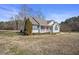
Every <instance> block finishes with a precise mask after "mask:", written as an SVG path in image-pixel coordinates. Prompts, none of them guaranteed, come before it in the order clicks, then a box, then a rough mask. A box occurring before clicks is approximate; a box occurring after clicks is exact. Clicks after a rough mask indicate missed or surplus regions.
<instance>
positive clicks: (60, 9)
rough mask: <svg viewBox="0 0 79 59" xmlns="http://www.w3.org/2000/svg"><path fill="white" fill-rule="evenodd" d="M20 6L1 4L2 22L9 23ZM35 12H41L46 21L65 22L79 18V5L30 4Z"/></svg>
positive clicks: (0, 18)
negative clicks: (68, 19)
mask: <svg viewBox="0 0 79 59" xmlns="http://www.w3.org/2000/svg"><path fill="white" fill-rule="evenodd" d="M20 6H21V5H20V4H0V21H8V20H9V18H10V17H11V16H14V15H16V14H18V12H19V9H20ZM27 6H28V7H30V8H32V9H33V10H35V11H39V10H41V12H42V13H43V14H44V16H45V18H46V20H51V19H53V20H55V21H57V22H61V21H64V20H65V19H67V18H70V17H73V16H79V4H29V5H27Z"/></svg>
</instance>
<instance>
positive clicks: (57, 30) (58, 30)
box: [52, 23, 60, 33]
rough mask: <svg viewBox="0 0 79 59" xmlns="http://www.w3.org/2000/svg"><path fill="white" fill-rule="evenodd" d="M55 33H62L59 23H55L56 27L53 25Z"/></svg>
mask: <svg viewBox="0 0 79 59" xmlns="http://www.w3.org/2000/svg"><path fill="white" fill-rule="evenodd" d="M56 26H57V28H58V29H56ZM52 31H53V33H57V32H60V26H59V24H57V23H55V24H54V25H53V30H52Z"/></svg>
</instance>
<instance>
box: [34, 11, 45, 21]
mask: <svg viewBox="0 0 79 59" xmlns="http://www.w3.org/2000/svg"><path fill="white" fill-rule="evenodd" d="M36 16H37V17H38V18H39V19H42V20H44V19H45V17H44V15H43V13H42V11H41V10H39V11H37V14H36Z"/></svg>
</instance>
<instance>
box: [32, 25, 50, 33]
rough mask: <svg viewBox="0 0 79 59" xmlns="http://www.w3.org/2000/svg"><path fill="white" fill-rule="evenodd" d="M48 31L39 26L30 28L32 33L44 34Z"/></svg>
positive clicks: (44, 27)
mask: <svg viewBox="0 0 79 59" xmlns="http://www.w3.org/2000/svg"><path fill="white" fill-rule="evenodd" d="M49 31H50V29H49V28H48V29H47V27H46V26H40V25H33V26H32V33H46V32H49Z"/></svg>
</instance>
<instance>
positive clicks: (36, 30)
mask: <svg viewBox="0 0 79 59" xmlns="http://www.w3.org/2000/svg"><path fill="white" fill-rule="evenodd" d="M38 32H39V28H38V25H33V26H32V33H38Z"/></svg>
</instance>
